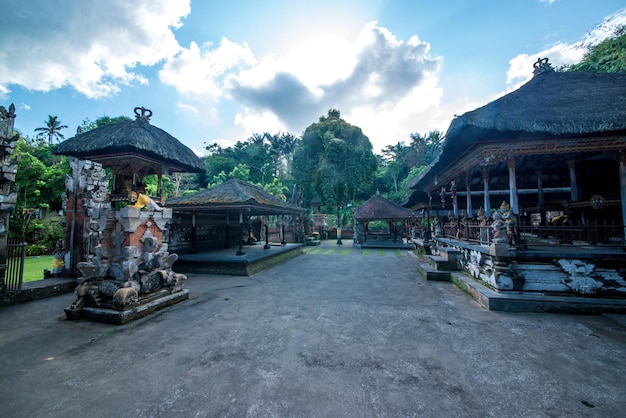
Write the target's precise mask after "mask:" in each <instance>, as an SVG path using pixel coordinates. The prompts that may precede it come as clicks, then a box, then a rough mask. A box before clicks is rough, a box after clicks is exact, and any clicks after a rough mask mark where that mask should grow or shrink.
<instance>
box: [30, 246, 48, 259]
mask: <svg viewBox="0 0 626 418" xmlns="http://www.w3.org/2000/svg"><path fill="white" fill-rule="evenodd" d="M47 253H48V247H47V246H46V245H45V244H28V245H26V256H33V255H44V254H47Z"/></svg>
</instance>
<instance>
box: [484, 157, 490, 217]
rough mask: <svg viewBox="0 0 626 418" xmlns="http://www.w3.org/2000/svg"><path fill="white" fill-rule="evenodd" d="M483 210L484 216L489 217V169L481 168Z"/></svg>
mask: <svg viewBox="0 0 626 418" xmlns="http://www.w3.org/2000/svg"><path fill="white" fill-rule="evenodd" d="M483 192H484V193H483V209H484V210H485V216H487V217H489V216H491V201H490V200H489V167H488V166H484V167H483Z"/></svg>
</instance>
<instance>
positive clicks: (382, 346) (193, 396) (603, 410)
mask: <svg viewBox="0 0 626 418" xmlns="http://www.w3.org/2000/svg"><path fill="white" fill-rule="evenodd" d="M306 250H307V253H306V254H304V255H301V256H299V257H297V258H295V259H293V260H290V261H288V262H286V263H285V264H283V265H281V266H277V267H274V268H272V269H270V270H267V271H265V272H263V273H260V274H257V275H255V276H252V277H232V276H203V275H195V276H194V275H190V278H189V281H188V286H187V287H188V288H189V289H190V291H191V298H190V300H188V301H186V302H183V303H180V304H178V305H176V306H173V307H170V308H167V309H166V310H163V311H160V312H158V313H156V314H154V315H152V316H150V317H147V318H144V319H141V320H138V321H135V322H132V323H130V324H127V325H123V326H117V327H116V326H111V325H107V324H99V323H92V322H88V321H76V322H71V321H66V320H65V319H64V312H63V308H64V307H66V306H68V305H69V304H70V303H71V302H72V300H73V296H72V295H62V296H57V297H53V298H48V299H43V300H39V301H35V302H29V303H25V304H22V305H17V306H10V307H4V308H0V323H1V324H2V326H1V327H0V415H1V416H3V417H16V416H19V417H68V416H90V417H170V416H176V417H192V416H193V417H205V416H206V417H244V416H249V417H270V416H271V417H402V416H416V417H452V416H459V417H542V416H545V417H574V416H575V417H583V416H589V417H624V416H625V415H626V412H625V411H626V361H624V360H625V353H626V326H624V324H623V323H620V322H619V321H617V320H615V318H618V319H619V318H620V317H606V316H571V315H557V314H519V313H518V314H511V313H501V312H490V311H487V310H485V309H483V308H481V307H480V306H479V305H478V304H477V303H475V302H474V301H473V300H472V299H470V298H469V297H468V296H466V295H465V294H464V293H462V292H461V291H460V290H459V289H458V288H456V287H454V286H453V285H452V284H450V283H443V282H427V281H425V280H423V279H421V278H419V277H418V275H417V273H416V268H415V259H414V258H412V257H411V256H409V255H408V253H407V252H406V251H392V250H380V251H379V250H375V249H371V250H369V251H368V252H367V253H364V252H363V251H361V250H358V249H355V248H352V247H351V246H349V245H344V247H337V246H335V245H334V244H333V243H331V242H327V243H324V245H323V246H320V247H308V248H307V249H306Z"/></svg>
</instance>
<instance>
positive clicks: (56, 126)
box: [35, 115, 67, 145]
mask: <svg viewBox="0 0 626 418" xmlns="http://www.w3.org/2000/svg"><path fill="white" fill-rule="evenodd" d="M61 123H62V122H61V121H60V120H58V119H57V116H50V115H48V121H47V122H46V126H44V127H41V128H35V132H39V133H38V134H37V139H44V138H47V139H48V145H52V140H53V139H55V138H56V140H57V142H61V139H65V137H64V136H63V134H62V133H61V132H60V131H61V129H65V128H67V125H61Z"/></svg>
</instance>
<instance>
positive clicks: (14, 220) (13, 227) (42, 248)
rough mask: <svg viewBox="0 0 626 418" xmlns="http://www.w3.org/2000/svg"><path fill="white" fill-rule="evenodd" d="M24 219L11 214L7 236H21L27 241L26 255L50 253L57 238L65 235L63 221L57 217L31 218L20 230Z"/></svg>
mask: <svg viewBox="0 0 626 418" xmlns="http://www.w3.org/2000/svg"><path fill="white" fill-rule="evenodd" d="M23 225H24V219H23V218H22V217H21V216H15V215H14V216H11V220H10V232H9V238H22V239H23V240H24V241H26V242H27V243H28V245H27V246H26V255H29V256H32V255H46V254H52V252H53V251H54V247H55V245H56V243H57V241H58V240H60V239H63V238H64V237H65V222H64V221H63V220H62V219H61V218H58V217H55V218H44V219H31V220H30V222H28V223H27V226H26V229H25V230H24V231H22V228H23Z"/></svg>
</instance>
